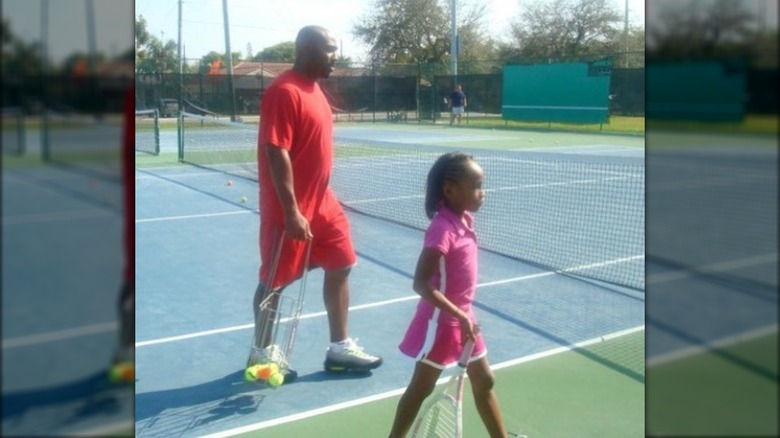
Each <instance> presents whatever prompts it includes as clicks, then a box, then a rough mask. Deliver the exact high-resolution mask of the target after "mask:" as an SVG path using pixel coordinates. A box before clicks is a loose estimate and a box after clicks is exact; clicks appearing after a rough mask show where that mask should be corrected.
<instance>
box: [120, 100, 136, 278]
mask: <svg viewBox="0 0 780 438" xmlns="http://www.w3.org/2000/svg"><path fill="white" fill-rule="evenodd" d="M120 161H121V165H122V189H123V195H124V204H125V209H124V219H125V220H124V232H125V233H124V234H125V236H124V249H125V282H127V283H131V284H133V283H134V282H135V88H134V87H132V86H131V87H130V88H129V89H128V90H127V92H126V93H125V102H124V123H123V127H122V153H121V158H120Z"/></svg>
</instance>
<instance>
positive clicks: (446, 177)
mask: <svg viewBox="0 0 780 438" xmlns="http://www.w3.org/2000/svg"><path fill="white" fill-rule="evenodd" d="M473 160H474V157H472V156H471V155H467V154H464V153H460V152H449V153H446V154H444V155H442V156H440V157H439V158H438V159H437V160H436V162H435V163H433V166H432V167H431V170H430V171H429V172H428V180H427V184H426V188H425V214H426V215H427V216H428V219H433V216H434V215H435V214H436V210H437V206H438V204H439V202H441V201H443V200H444V183H445V182H458V181H460V180H461V179H463V178H464V177H465V176H466V174H467V172H468V163H469V162H470V161H473Z"/></svg>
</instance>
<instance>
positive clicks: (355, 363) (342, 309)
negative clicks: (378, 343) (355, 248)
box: [323, 268, 382, 372]
mask: <svg viewBox="0 0 780 438" xmlns="http://www.w3.org/2000/svg"><path fill="white" fill-rule="evenodd" d="M349 271H350V268H345V269H335V270H326V271H325V283H324V285H323V300H324V301H325V309H326V310H327V312H328V324H329V328H330V342H331V344H330V348H329V349H328V352H327V355H326V357H325V370H326V371H333V372H339V371H369V370H372V369H374V368H377V367H378V366H380V365H382V358H381V357H378V356H374V355H371V354H368V353H366V352H364V351H363V349H362V348H361V347H358V345H357V343H356V342H355V341H354V340H353V339H352V338H350V337H349V329H348V313H349Z"/></svg>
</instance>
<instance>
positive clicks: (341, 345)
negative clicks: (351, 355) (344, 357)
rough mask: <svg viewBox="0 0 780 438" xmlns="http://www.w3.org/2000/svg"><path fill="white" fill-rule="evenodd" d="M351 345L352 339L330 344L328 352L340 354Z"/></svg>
mask: <svg viewBox="0 0 780 438" xmlns="http://www.w3.org/2000/svg"><path fill="white" fill-rule="evenodd" d="M351 344H352V338H347V339H344V340H343V341H340V342H331V343H330V351H332V352H334V353H341V352H343V351H344V349H345V348H346V347H348V346H350V345H351Z"/></svg>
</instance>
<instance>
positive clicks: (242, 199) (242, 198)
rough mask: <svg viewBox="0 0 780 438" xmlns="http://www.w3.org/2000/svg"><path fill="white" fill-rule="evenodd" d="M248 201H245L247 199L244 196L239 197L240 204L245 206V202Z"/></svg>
mask: <svg viewBox="0 0 780 438" xmlns="http://www.w3.org/2000/svg"><path fill="white" fill-rule="evenodd" d="M248 200H249V199H247V197H246V196H242V197H241V203H242V204H246V201H248Z"/></svg>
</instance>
